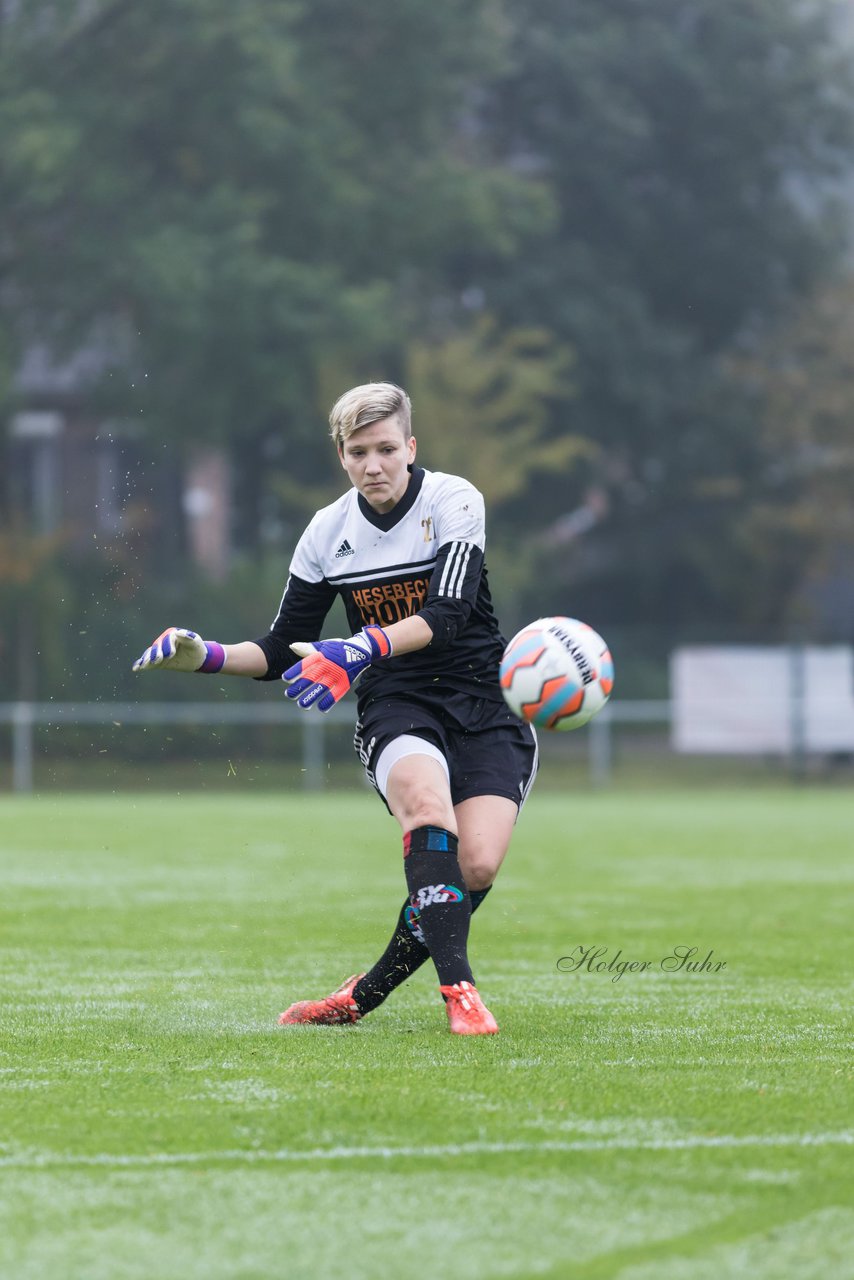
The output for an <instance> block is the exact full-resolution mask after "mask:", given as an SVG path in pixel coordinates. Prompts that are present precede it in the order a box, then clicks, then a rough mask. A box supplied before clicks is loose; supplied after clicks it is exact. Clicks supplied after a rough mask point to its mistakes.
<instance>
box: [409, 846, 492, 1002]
mask: <svg viewBox="0 0 854 1280" xmlns="http://www.w3.org/2000/svg"><path fill="white" fill-rule="evenodd" d="M457 847H458V841H457V837H456V836H455V835H453V834H452V832H450V831H446V830H445V829H444V828H443V827H416V829H415V830H414V831H410V832H409V833H408V835H405V836H404V837H403V858H404V862H403V866H404V870H405V872H406V884H407V887H408V889H409V900H410V902H411V904H412V906H413V908H417V909H418V910H419V911H420V912H421V918H420V920H419V924H420V926H421V932H422V933H423V934H424V941H425V943H426V944H427V949H428V951H429V952H430V959H431V960H432V961H433V964H434V965H435V966H436V973H437V974H438V976H439V985H440V986H443V987H447V986H452V985H453V984H454V983H456V982H471V983H472V984H473V983H474V977H473V975H472V971H471V969H470V967H469V962H468V954H467V944H468V935H469V922H470V920H471V899H470V898H469V891H468V889H467V887H466V882H465V880H464V879H463V873H462V871H461V870H460V864H459V861H458V859H457Z"/></svg>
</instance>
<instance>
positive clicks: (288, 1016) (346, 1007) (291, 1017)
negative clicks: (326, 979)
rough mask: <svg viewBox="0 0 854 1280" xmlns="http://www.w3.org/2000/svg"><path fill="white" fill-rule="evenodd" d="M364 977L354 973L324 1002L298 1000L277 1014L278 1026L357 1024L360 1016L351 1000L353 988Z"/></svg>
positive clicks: (354, 1002)
mask: <svg viewBox="0 0 854 1280" xmlns="http://www.w3.org/2000/svg"><path fill="white" fill-rule="evenodd" d="M364 976H365V975H364V974H363V973H354V974H353V976H352V978H348V979H347V981H346V982H342V984H341V986H340V987H339V988H338V990H337V991H333V992H332V995H331V996H327V997H326V999H325V1000H298V1001H297V1003H296V1004H292V1005H291V1006H290V1008H289V1009H286V1010H285V1012H284V1013H280V1014H279V1026H280V1027H293V1026H304V1027H306V1026H314V1027H334V1026H339V1025H340V1024H341V1023H342V1022H358V1021H359V1019H360V1018H361V1016H362V1015H361V1013H360V1012H359V1009H358V1006H357V1004H356V1001H355V1000H354V999H353V988H354V987H355V985H356V983H357V982H358V981H359V979H360V978H364Z"/></svg>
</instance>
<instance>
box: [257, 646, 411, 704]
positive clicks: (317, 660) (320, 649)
mask: <svg viewBox="0 0 854 1280" xmlns="http://www.w3.org/2000/svg"><path fill="white" fill-rule="evenodd" d="M291 648H292V649H293V651H294V653H298V654H301V655H302V661H301V662H297V663H296V664H295V665H294V666H293V667H289V668H288V670H287V671H286V672H285V674H284V675H283V676H282V679H283V680H287V681H288V689H287V691H286V692H287V695H288V697H289V698H296V699H298V704H299V706H301V707H302V708H303V709H306V708H308V707H312V706H314V704H315V702H317V707H318V710H319V711H329V710H331V708H332V707H334V706H335V703H336V702H340V700H341V699H342V698H343V697H344V694H345V693H347V691H348V690H349V689H350V688H351V686H352V685H353V684H355V682H356V680H358V678H359V676H360V675H361V674H362V672H363V671H364V670H365V668H366V667H369V666H370V665H371V663H372V662H376V661H377V659H379V658H388V657H390V656H391V641H390V640H389V638H388V636H387V635H386V633H385V632H384V631H383V629H382V627H365V629H364V630H363V631H359V632H358V633H357V634H356V635H354V636H351V637H350V639H349V640H318V641H317V643H316V644H292V645H291ZM318 699H319V701H318Z"/></svg>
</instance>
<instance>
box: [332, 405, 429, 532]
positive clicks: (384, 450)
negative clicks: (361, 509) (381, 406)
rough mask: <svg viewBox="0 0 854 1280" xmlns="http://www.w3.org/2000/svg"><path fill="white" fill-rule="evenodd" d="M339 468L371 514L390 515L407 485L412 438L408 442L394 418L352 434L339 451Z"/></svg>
mask: <svg viewBox="0 0 854 1280" xmlns="http://www.w3.org/2000/svg"><path fill="white" fill-rule="evenodd" d="M338 456H339V457H340V459H341V465H342V467H343V468H344V470H345V471H346V472H347V475H348V476H349V477H350V479H351V480H352V482H353V484H354V485H355V486H356V488H357V489H358V490H359V493H361V494H362V496H363V497H364V498H365V500H366V501H367V502H369V503H370V505H371V506H372V507H373V509H374V511H379V512H383V511H391V509H392V507H395V506H396V505H397V504H398V502H400V499H401V498H402V497H403V495H404V494H405V493H406V487H407V485H408V484H409V472H408V471H407V467H408V466H409V464H410V463H411V462H414V461H415V436H410V437H409V438H408V439H407V437H406V435H405V434H404V429H403V427H402V426H401V424H400V420H399V419H398V417H397V414H392V416H391V417H390V418H382V419H381V420H380V421H379V422H372V423H371V425H370V426H369V427H361V428H360V429H359V430H358V431H354V432H353V434H352V435H351V436H350V438H349V440H345V442H344V447H343V449H341V450H339V455H338Z"/></svg>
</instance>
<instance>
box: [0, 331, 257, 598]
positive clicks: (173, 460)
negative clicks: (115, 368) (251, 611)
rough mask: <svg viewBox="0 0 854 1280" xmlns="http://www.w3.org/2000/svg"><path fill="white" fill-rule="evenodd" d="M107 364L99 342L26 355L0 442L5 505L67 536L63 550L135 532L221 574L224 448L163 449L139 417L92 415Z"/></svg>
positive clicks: (227, 534) (12, 514)
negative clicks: (96, 384)
mask: <svg viewBox="0 0 854 1280" xmlns="http://www.w3.org/2000/svg"><path fill="white" fill-rule="evenodd" d="M107 366H108V356H107V355H106V354H105V352H104V351H103V350H99V348H98V346H97V345H92V346H90V347H88V348H86V349H83V350H81V351H79V352H77V353H76V354H75V355H74V356H72V357H70V358H69V359H68V360H66V361H54V360H52V359H51V357H50V354H49V352H48V351H47V349H46V348H45V347H43V346H33V347H31V348H30V350H29V351H28V353H27V356H26V358H25V360H24V362H23V365H22V367H21V369H20V370H19V373H18V376H17V378H16V381H15V388H14V390H15V399H16V403H17V406H18V407H17V409H16V411H15V412H14V413H12V415H11V416H10V418H9V420H8V422H7V424H6V433H5V440H2V437H0V441H2V447H3V450H4V453H5V457H4V458H3V468H2V470H3V474H4V476H5V483H4V485H3V489H4V493H3V499H4V506H5V509H6V511H7V512H8V516H9V519H10V521H11V523H13V524H14V526H15V527H17V528H20V529H24V530H26V531H28V532H30V533H32V534H34V535H37V536H44V535H57V536H61V539H62V543H63V545H64V547H65V554H66V555H67V556H71V557H75V556H82V555H84V554H86V553H88V552H90V551H91V550H92V548H93V544H97V543H99V542H101V543H103V542H107V541H111V540H115V539H122V538H124V537H127V536H131V535H132V536H134V537H135V538H139V537H140V536H141V537H142V538H143V540H144V541H145V542H146V543H148V544H150V550H151V551H152V553H153V554H156V551H157V549H158V546H159V544H160V543H161V542H162V543H163V544H164V545H166V546H169V547H171V549H172V551H173V553H174V548H175V547H176V545H183V546H184V548H185V553H186V555H187V556H188V557H189V559H190V560H191V562H192V563H193V564H194V565H195V566H196V567H197V569H198V570H199V571H200V572H201V573H202V574H203V575H204V576H205V577H207V578H210V579H211V580H213V581H219V580H221V579H222V578H223V577H224V576H225V574H226V573H227V571H228V566H229V563H230V558H231V527H232V511H231V483H230V466H229V461H228V456H227V453H226V452H225V451H224V450H222V449H218V448H213V447H212V448H209V449H198V448H197V449H196V450H194V452H193V453H192V455H191V456H190V457H189V458H187V459H182V458H181V455H180V451H178V450H175V449H169V450H165V449H163V448H162V447H161V448H160V449H159V450H158V449H157V448H156V447H153V446H152V445H151V443H150V442H149V441H148V440H147V438H146V436H145V433H144V431H143V430H142V429H141V428H140V426H139V425H138V424H136V423H134V422H126V421H116V420H113V419H111V418H109V417H108V416H106V415H105V416H104V417H99V416H96V414H95V413H93V410H92V407H91V406H92V398H91V396H90V395H89V394H88V392H89V389H90V387H91V384H92V383H93V381H94V380H95V379H96V378H98V377H101V376H102V375H103V373H104V371H105V368H106V367H107Z"/></svg>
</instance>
